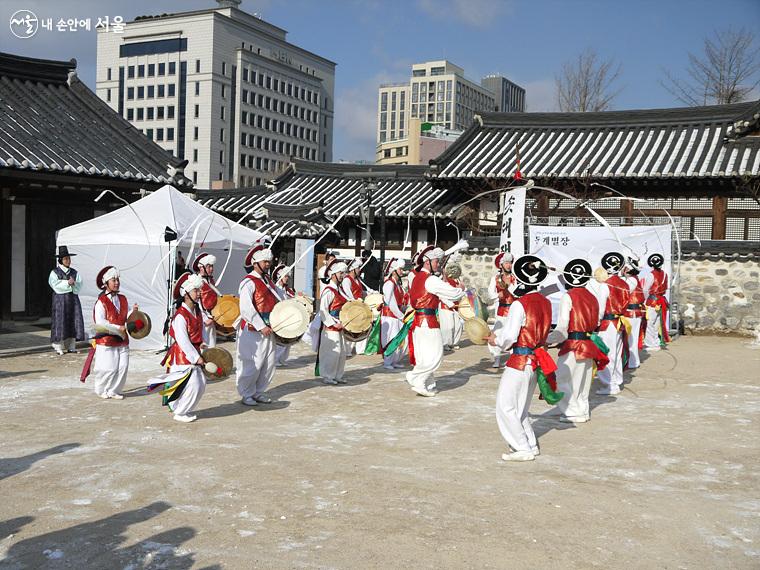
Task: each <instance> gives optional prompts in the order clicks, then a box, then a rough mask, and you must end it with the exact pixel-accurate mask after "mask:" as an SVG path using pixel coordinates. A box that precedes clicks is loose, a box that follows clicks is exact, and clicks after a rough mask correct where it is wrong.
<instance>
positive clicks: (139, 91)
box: [137, 86, 145, 99]
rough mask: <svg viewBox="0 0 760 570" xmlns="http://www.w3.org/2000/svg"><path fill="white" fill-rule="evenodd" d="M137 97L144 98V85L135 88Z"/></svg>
mask: <svg viewBox="0 0 760 570" xmlns="http://www.w3.org/2000/svg"><path fill="white" fill-rule="evenodd" d="M137 98H138V99H145V87H143V86H140V87H138V88H137Z"/></svg>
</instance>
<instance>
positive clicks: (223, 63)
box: [222, 61, 227, 75]
mask: <svg viewBox="0 0 760 570" xmlns="http://www.w3.org/2000/svg"><path fill="white" fill-rule="evenodd" d="M222 75H227V62H226V61H223V62H222Z"/></svg>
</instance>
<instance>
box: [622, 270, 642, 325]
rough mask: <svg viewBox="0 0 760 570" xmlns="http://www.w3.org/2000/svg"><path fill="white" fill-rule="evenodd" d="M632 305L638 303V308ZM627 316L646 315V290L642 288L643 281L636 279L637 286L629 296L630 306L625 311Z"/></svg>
mask: <svg viewBox="0 0 760 570" xmlns="http://www.w3.org/2000/svg"><path fill="white" fill-rule="evenodd" d="M631 305H638V308H632V307H631ZM625 316H626V317H643V316H644V290H643V289H642V288H641V281H640V280H639V279H636V286H635V287H634V288H633V291H631V295H630V297H628V306H627V308H626V311H625Z"/></svg>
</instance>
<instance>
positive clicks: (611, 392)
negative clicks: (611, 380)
mask: <svg viewBox="0 0 760 570" xmlns="http://www.w3.org/2000/svg"><path fill="white" fill-rule="evenodd" d="M617 394H620V388H618V387H617V386H613V387H611V388H599V389H598V390H597V391H596V395H597V396H616V395H617Z"/></svg>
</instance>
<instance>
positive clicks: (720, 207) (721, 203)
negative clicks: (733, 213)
mask: <svg viewBox="0 0 760 570" xmlns="http://www.w3.org/2000/svg"><path fill="white" fill-rule="evenodd" d="M712 203H713V209H712V211H713V215H712V239H726V207H727V205H728V198H726V197H725V196H715V197H714V198H713V201H712Z"/></svg>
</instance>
